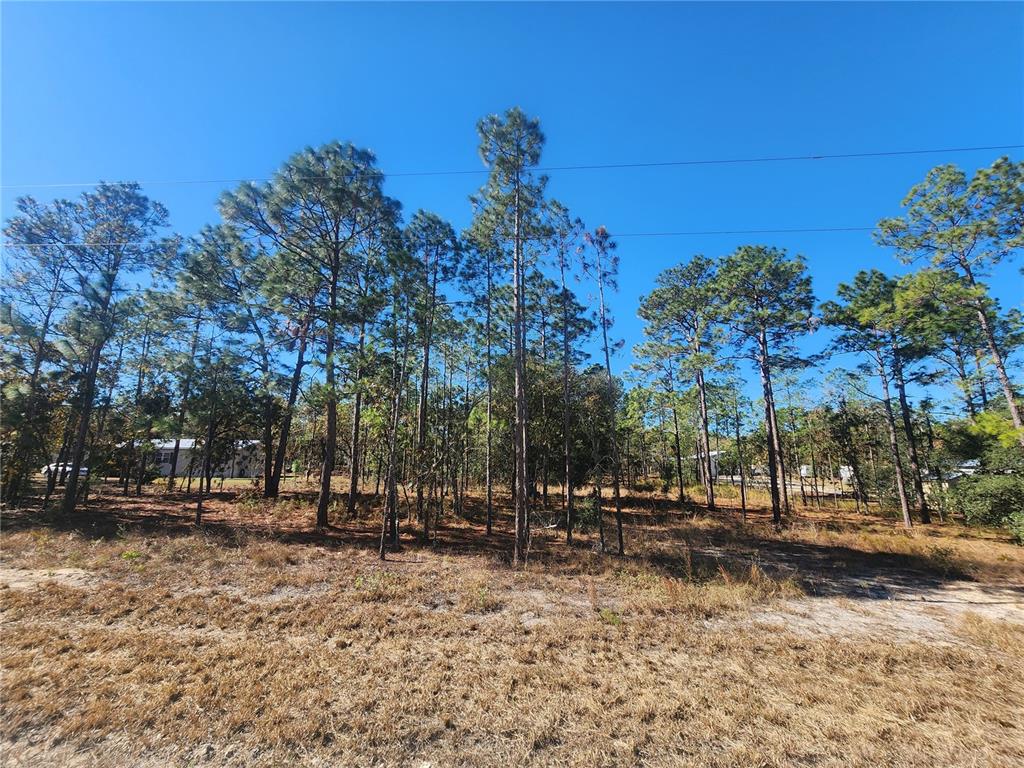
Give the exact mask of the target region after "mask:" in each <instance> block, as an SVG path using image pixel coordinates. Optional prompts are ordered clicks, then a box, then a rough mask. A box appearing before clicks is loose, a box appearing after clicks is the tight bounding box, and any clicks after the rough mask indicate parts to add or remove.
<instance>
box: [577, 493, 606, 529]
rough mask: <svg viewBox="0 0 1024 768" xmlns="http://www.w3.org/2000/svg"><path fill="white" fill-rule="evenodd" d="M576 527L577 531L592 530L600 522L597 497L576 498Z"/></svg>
mask: <svg viewBox="0 0 1024 768" xmlns="http://www.w3.org/2000/svg"><path fill="white" fill-rule="evenodd" d="M575 506H576V529H577V530H579V531H584V532H585V531H592V530H594V529H595V528H597V527H598V525H599V524H600V522H601V519H600V516H599V515H598V511H597V499H595V498H593V497H592V496H588V497H587V498H585V499H576V505H575Z"/></svg>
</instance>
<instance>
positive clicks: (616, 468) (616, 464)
mask: <svg viewBox="0 0 1024 768" xmlns="http://www.w3.org/2000/svg"><path fill="white" fill-rule="evenodd" d="M595 251H596V253H597V294H598V302H599V305H598V316H599V317H600V323H601V341H602V345H603V347H604V370H605V374H606V375H607V377H608V412H609V419H610V422H609V423H610V428H611V442H612V497H613V499H614V500H615V531H616V535H617V537H618V544H619V555H620V556H622V555H625V554H626V547H625V543H624V542H623V538H622V498H621V497H620V495H619V483H620V482H621V474H622V465H621V463H620V461H619V439H618V435H617V434H616V423H615V422H616V412H615V380H614V379H612V360H611V353H610V351H609V349H608V322H607V320H606V317H605V305H604V265H603V263H602V261H601V249H600V248H596V249H595Z"/></svg>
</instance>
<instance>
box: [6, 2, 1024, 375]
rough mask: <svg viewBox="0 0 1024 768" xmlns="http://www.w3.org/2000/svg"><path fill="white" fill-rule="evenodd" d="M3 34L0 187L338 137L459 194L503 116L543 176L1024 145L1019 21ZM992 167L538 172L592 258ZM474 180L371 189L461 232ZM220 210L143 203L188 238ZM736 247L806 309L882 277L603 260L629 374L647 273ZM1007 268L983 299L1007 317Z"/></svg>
mask: <svg viewBox="0 0 1024 768" xmlns="http://www.w3.org/2000/svg"><path fill="white" fill-rule="evenodd" d="M2 23H3V33H2V34H3V51H2V57H3V59H2V64H3V72H2V91H3V95H2V108H3V114H2V130H3V136H2V160H3V166H2V180H3V184H4V185H12V184H25V183H56V182H83V181H93V180H97V179H105V180H127V179H133V180H139V181H142V182H146V181H151V180H152V181H156V180H168V179H234V178H247V177H263V176H267V175H269V174H270V173H271V172H272V171H273V170H274V168H275V167H276V166H277V165H278V164H279V163H280V162H281V161H283V160H284V159H285V158H286V157H287V156H288V155H289V154H290V153H292V152H294V151H295V150H297V149H300V148H301V147H303V146H305V145H309V144H318V143H321V142H325V141H328V140H331V139H335V138H337V139H347V140H351V141H353V142H355V143H356V144H358V145H361V146H366V147H369V148H372V149H373V150H374V151H375V152H376V153H377V156H378V158H379V161H380V164H381V166H382V167H383V168H384V169H385V170H386V171H387V170H392V171H420V170H446V169H464V168H465V169H471V168H476V167H479V160H478V157H477V154H476V147H477V142H476V134H475V129H474V126H475V123H476V120H477V119H478V118H479V117H480V116H482V115H484V114H486V113H489V112H495V111H501V110H504V109H505V108H507V107H509V106H512V105H517V104H518V105H520V106H521V107H523V108H524V109H525V110H526V111H527V112H529V113H530V114H533V115H536V116H538V117H539V118H540V119H541V123H542V126H543V129H544V131H545V133H546V135H547V138H548V143H547V147H546V150H545V155H544V163H545V164H548V165H563V164H585V163H614V162H655V161H662V160H685V159H715V158H737V157H756V156H765V155H791V154H808V153H829V154H831V153H845V152H861V151H884V150H903V149H921V148H941V147H957V146H975V145H993V144H1008V143H1022V142H1024V98H1022V94H1024V5H1021V4H1009V3H1003V4H981V3H969V4H953V3H949V4H919V3H905V4H880V3H870V4H820V5H819V4H785V5H774V4H753V5H747V4H732V3H729V4H700V5H688V4H676V5H670V4H651V5H638V4H629V5H626V4H610V3H608V4H576V3H568V4H558V5H555V4H508V5H505V4H458V5H449V4H422V5H408V4H403V5H397V4H396V5H376V4H365V5H364V4H359V5H346V4H326V3H315V4H300V3H289V4H271V3H259V4H249V3H238V4H223V5H222V4H206V3H202V4H200V3H189V4H170V3H168V4H144V5H135V4H128V3H114V4H97V5H93V4H86V3H75V4H63V3H61V4H36V3H32V4H21V3H16V4H12V3H4V4H3V6H2ZM1010 154H1011V156H1014V157H1018V158H1019V157H1021V156H1022V155H1021V153H1020V152H1019V151H1018V152H1016V153H1014V152H1011V153H1010ZM995 155H996V153H969V154H958V155H949V156H918V157H899V158H889V159H869V160H822V161H815V162H802V163H785V164H782V163H766V164H761V165H724V166H700V167H684V168H668V169H666V168H657V169H631V170H601V171H574V172H561V173H555V174H552V178H551V183H550V192H551V194H552V195H553V196H556V197H558V198H559V199H560V200H562V201H563V202H564V203H566V204H567V205H568V206H569V207H570V209H572V210H573V211H574V212H575V213H576V214H578V215H580V216H582V217H583V219H584V220H585V221H586V222H587V224H588V225H589V226H591V227H593V226H596V225H598V224H604V225H606V226H607V227H608V228H609V229H610V230H611V231H612V232H613V233H615V232H647V231H673V230H719V229H759V228H801V227H861V226H871V225H873V224H874V223H875V222H877V220H878V219H879V218H880V217H882V216H884V215H890V214H894V213H896V212H897V211H898V204H899V201H900V199H901V198H902V197H903V195H904V194H905V193H906V191H907V190H908V189H909V188H910V186H911V185H912V184H914V183H915V182H917V181H919V180H920V179H921V178H922V177H923V176H924V174H925V172H926V171H927V170H928V168H930V167H931V166H932V165H935V164H938V163H940V162H945V161H954V162H958V163H960V164H961V165H962V166H964V167H966V168H968V169H970V170H973V169H975V168H976V167H978V166H981V165H988V164H990V163H991V162H992V161H993V160H994V159H995ZM481 181H482V177H480V178H477V177H473V176H451V177H417V178H399V179H392V180H390V181H389V182H388V185H387V189H388V192H389V193H390V194H392V195H393V196H395V197H397V198H398V199H400V200H401V201H402V202H403V204H404V206H405V210H406V212H407V213H408V214H411V213H412V212H413V211H415V210H416V209H417V208H420V207H423V208H427V209H430V210H434V211H436V212H437V213H439V214H441V215H443V216H446V217H448V218H450V219H451V220H452V221H453V222H454V223H455V224H456V225H458V226H460V227H461V226H464V225H466V224H467V223H468V220H469V215H470V210H469V206H468V204H467V201H466V198H467V195H469V194H470V193H471V192H473V191H474V189H475V188H476V187H477V186H478V185H479V183H480V182H481ZM223 186H224V185H219V184H205V185H201V184H200V185H176V186H175V185H168V186H160V185H155V184H154V185H148V186H147V187H146V189H147V191H148V192H149V193H150V194H151V196H152V197H154V198H156V199H159V200H161V201H162V202H164V203H165V204H166V205H167V206H168V208H169V209H170V212H171V218H172V222H173V226H174V228H175V229H176V230H177V231H179V232H182V233H185V234H189V233H192V232H194V231H195V230H196V229H197V228H198V227H200V226H201V225H202V224H204V223H206V222H209V221H213V220H215V219H216V217H217V213H216V209H215V202H216V199H217V196H218V194H219V193H220V191H221V189H222V188H223ZM78 191H79V190H76V189H61V190H53V189H45V188H38V189H29V188H27V187H26V188H19V189H11V188H5V189H4V190H3V195H2V204H3V208H4V216H5V217H6V216H7V215H9V212H10V210H11V208H10V206H11V203H12V201H13V199H14V197H15V196H16V195H18V194H22V193H24V192H32V193H33V194H35V195H36V196H38V197H41V198H47V197H52V196H55V195H64V196H67V195H73V194H77V192H78ZM751 241H757V242H766V243H770V244H773V245H778V246H781V247H785V248H787V249H789V250H790V251H792V252H800V253H803V254H805V255H806V256H807V258H808V262H809V264H810V266H811V270H812V274H813V277H814V282H815V288H816V291H817V293H818V296H819V298H820V299H822V300H823V299H826V298H830V297H831V296H832V294H833V291H834V288H835V286H836V284H837V282H839V281H840V280H845V279H848V278H850V277H851V276H852V275H853V274H854V273H855V272H856V271H857V270H858V269H861V268H867V267H879V268H881V269H884V270H887V271H897V270H898V269H900V267H899V265H898V264H897V263H896V261H895V259H893V258H892V256H891V255H890V254H888V253H886V252H885V251H883V250H881V249H879V248H877V247H875V246H874V245H873V244H872V242H871V239H870V234H869V233H866V232H859V233H836V234H820V233H816V234H775V235H763V236H759V237H756V238H752V237H750V236H700V237H678V238H653V237H652V238H623V239H622V241H621V243H620V252H621V255H622V276H621V280H620V294H619V296H618V297H616V299H615V301H614V308H615V313H616V318H617V325H616V330H615V333H616V335H617V336H619V337H623V338H625V340H626V349H627V350H628V348H629V347H631V346H632V345H633V344H634V343H636V342H638V341H640V340H641V324H640V321H639V320H638V319H637V318H636V316H635V313H636V307H637V303H638V297H639V296H640V295H641V294H643V293H645V292H646V291H648V290H649V289H650V288H651V286H652V283H653V279H654V276H655V274H656V273H657V272H658V271H660V270H661V269H663V268H665V267H667V266H670V265H672V264H674V263H677V262H679V261H680V260H683V259H685V258H687V257H688V256H689V255H691V254H693V253H696V252H703V253H706V254H709V255H718V254H724V253H727V252H729V251H731V250H732V249H733V248H734V247H736V246H737V245H739V244H742V243H745V242H751ZM1019 267H1020V262H1018V263H1017V264H1016V265H1008V266H1006V267H1004V268H1001V269H1000V271H999V273H998V274H997V275H996V276H995V279H994V280H993V282H994V283H995V285H996V291H997V295H998V296H999V298H1000V299H1001V301H1002V302H1003V304H1004V306H1011V305H1017V306H1019V305H1020V302H1021V299H1022V297H1024V290H1022V288H1024V284H1022V279H1021V276H1020V273H1019V271H1018V270H1019ZM823 341H824V339H822V338H820V337H819V339H812V340H810V341H809V342H808V345H807V348H808V349H815V348H820V347H821V346H822V343H823ZM628 362H629V354H628V351H627V352H623V353H622V354H620V356H619V359H618V361H617V363H616V367H617V368H620V369H621V368H624V367H625V366H626V365H628Z"/></svg>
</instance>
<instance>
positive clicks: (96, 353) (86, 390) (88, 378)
mask: <svg viewBox="0 0 1024 768" xmlns="http://www.w3.org/2000/svg"><path fill="white" fill-rule="evenodd" d="M102 354H103V345H102V344H100V343H98V344H96V345H94V346H93V349H92V352H91V354H90V356H89V364H88V366H87V368H86V371H85V378H84V382H83V386H82V397H81V400H80V402H81V415H80V416H79V418H78V431H77V433H76V435H75V441H74V443H73V448H72V452H71V474H70V475H68V478H67V482H66V483H65V485H64V501H63V503H62V504H61V512H62V513H63V514H64V515H71V514H72V513H73V512H74V511H75V504H76V501H77V495H78V473H79V471H80V470H81V468H82V462H83V459H84V455H85V443H86V439H87V438H88V436H89V418H90V417H91V416H92V400H93V397H95V395H96V374H97V373H98V371H99V367H100V358H101V357H102Z"/></svg>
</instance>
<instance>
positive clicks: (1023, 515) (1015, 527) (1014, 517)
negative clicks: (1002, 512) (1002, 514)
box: [1006, 512, 1024, 547]
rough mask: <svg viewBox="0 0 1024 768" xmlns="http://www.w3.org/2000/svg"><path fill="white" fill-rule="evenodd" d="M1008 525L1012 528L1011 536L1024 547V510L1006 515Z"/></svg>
mask: <svg viewBox="0 0 1024 768" xmlns="http://www.w3.org/2000/svg"><path fill="white" fill-rule="evenodd" d="M1006 525H1007V527H1008V528H1009V529H1010V538H1012V539H1013V540H1014V541H1015V542H1017V543H1018V544H1020V545H1021V546H1022V547H1024V512H1011V513H1010V514H1009V515H1007V516H1006Z"/></svg>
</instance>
